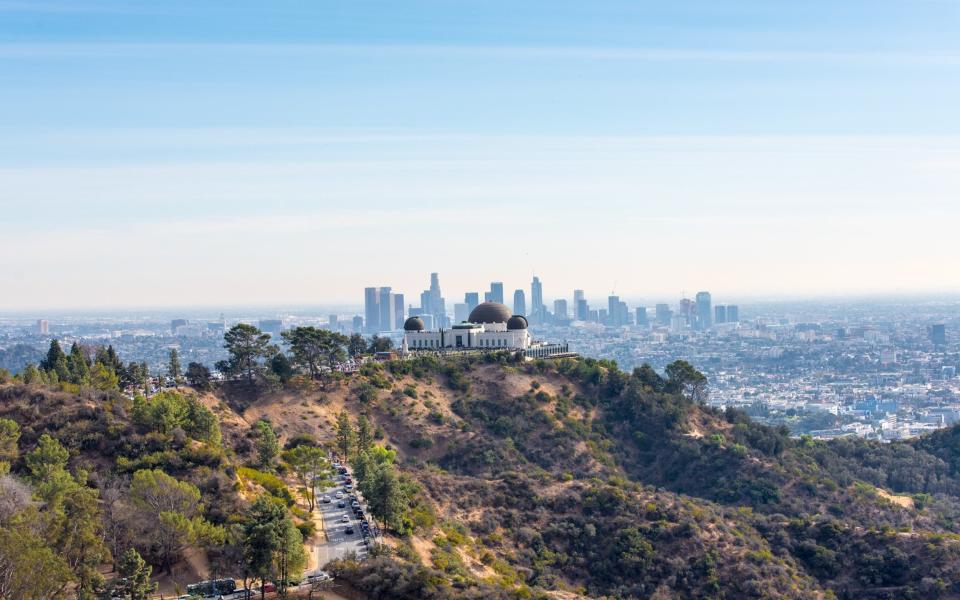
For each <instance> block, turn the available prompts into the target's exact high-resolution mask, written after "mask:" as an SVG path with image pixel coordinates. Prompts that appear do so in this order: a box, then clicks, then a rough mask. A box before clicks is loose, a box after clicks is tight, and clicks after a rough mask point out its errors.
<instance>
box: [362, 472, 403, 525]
mask: <svg viewBox="0 0 960 600" xmlns="http://www.w3.org/2000/svg"><path fill="white" fill-rule="evenodd" d="M362 491H363V495H364V497H365V498H366V499H367V504H368V506H369V507H370V513H371V514H372V515H373V516H374V517H376V518H377V519H379V520H380V522H381V523H383V525H384V527H386V528H390V527H396V526H397V525H398V524H399V522H400V517H401V516H402V515H403V510H404V506H405V505H406V498H405V497H404V493H403V488H402V487H401V485H400V478H399V477H398V476H397V473H396V469H395V467H394V466H393V465H375V466H372V467H371V468H370V472H369V474H368V475H367V476H366V478H365V480H364V485H363V487H362Z"/></svg>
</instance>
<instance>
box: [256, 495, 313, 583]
mask: <svg viewBox="0 0 960 600" xmlns="http://www.w3.org/2000/svg"><path fill="white" fill-rule="evenodd" d="M242 535H243V542H242V544H243V557H244V563H245V566H246V568H247V570H248V572H249V573H250V574H252V575H253V576H254V577H257V578H259V579H261V580H262V581H273V582H274V583H276V584H277V587H278V589H279V590H280V591H281V593H282V592H283V591H284V590H285V588H286V585H287V582H289V581H291V580H295V579H299V577H300V573H301V572H302V571H303V567H304V566H305V565H306V553H305V552H304V549H303V536H302V535H301V534H300V531H299V530H298V529H297V528H296V526H295V525H294V524H293V521H292V520H291V519H290V517H289V516H287V512H286V509H285V508H284V507H283V505H281V504H277V503H276V502H274V501H272V500H270V499H269V498H267V497H265V496H260V497H259V498H257V500H256V501H255V502H254V503H253V506H251V507H250V510H249V511H248V513H247V515H246V519H245V522H244V525H243V534H242Z"/></svg>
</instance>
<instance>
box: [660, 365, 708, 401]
mask: <svg viewBox="0 0 960 600" xmlns="http://www.w3.org/2000/svg"><path fill="white" fill-rule="evenodd" d="M664 372H665V373H666V374H667V383H666V385H665V386H664V389H665V391H667V392H671V393H674V394H689V395H690V398H691V399H692V400H694V401H695V402H704V401H706V392H707V378H706V377H705V376H704V375H703V373H701V372H700V371H697V370H696V369H695V368H693V365H691V364H690V363H688V362H687V361H685V360H677V361H674V362H672V363H670V364H669V365H667V368H666V369H664Z"/></svg>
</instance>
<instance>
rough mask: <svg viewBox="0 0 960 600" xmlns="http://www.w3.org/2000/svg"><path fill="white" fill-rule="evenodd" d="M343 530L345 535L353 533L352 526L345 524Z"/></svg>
mask: <svg viewBox="0 0 960 600" xmlns="http://www.w3.org/2000/svg"><path fill="white" fill-rule="evenodd" d="M343 532H344V533H345V534H347V535H351V534H352V533H353V527H351V526H349V525H347V526H346V528H344V530H343Z"/></svg>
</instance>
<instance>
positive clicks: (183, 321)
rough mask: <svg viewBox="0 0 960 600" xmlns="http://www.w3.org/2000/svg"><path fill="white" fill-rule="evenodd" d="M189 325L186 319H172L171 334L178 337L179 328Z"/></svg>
mask: <svg viewBox="0 0 960 600" xmlns="http://www.w3.org/2000/svg"><path fill="white" fill-rule="evenodd" d="M186 324H187V320H186V319H172V320H171V321H170V333H172V334H173V335H177V327H183V326H184V325H186Z"/></svg>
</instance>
